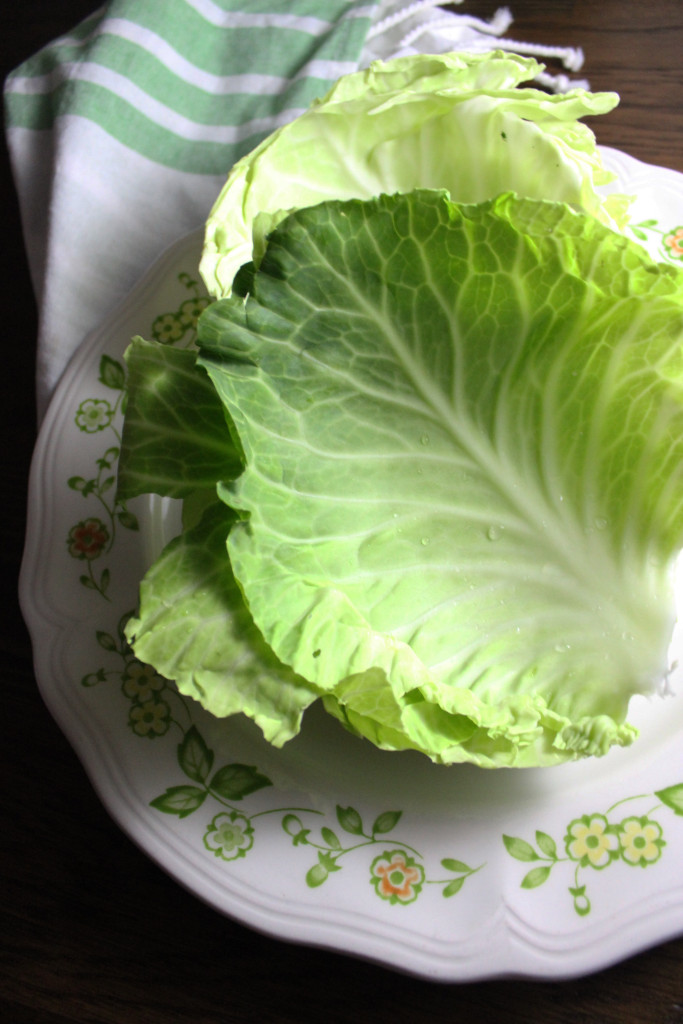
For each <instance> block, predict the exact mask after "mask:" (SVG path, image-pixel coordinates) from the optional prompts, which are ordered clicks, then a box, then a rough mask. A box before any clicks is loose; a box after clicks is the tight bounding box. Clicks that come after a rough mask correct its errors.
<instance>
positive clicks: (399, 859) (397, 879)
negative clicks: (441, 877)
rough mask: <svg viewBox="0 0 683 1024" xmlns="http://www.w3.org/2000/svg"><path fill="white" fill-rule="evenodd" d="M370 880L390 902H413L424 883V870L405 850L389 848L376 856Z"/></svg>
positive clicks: (383, 897)
mask: <svg viewBox="0 0 683 1024" xmlns="http://www.w3.org/2000/svg"><path fill="white" fill-rule="evenodd" d="M370 875H371V878H370V882H371V884H372V885H374V887H375V891H376V892H377V895H378V896H380V897H381V898H382V899H383V900H388V901H389V903H412V902H413V901H414V900H416V899H417V897H418V895H419V893H420V890H421V888H422V885H423V883H424V877H425V876H424V870H423V868H422V867H421V866H420V865H419V864H417V863H416V861H415V860H414V859H413V858H412V857H409V856H408V855H407V854H406V853H405V852H404V851H403V850H388V851H386V850H385V852H384V853H382V854H380V856H379V857H375V859H374V860H373V862H372V865H371V867H370Z"/></svg>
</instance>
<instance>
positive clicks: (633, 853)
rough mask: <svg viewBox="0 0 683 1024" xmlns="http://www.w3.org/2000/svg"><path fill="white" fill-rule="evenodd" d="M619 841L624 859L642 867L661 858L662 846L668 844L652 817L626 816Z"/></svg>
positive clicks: (628, 862)
mask: <svg viewBox="0 0 683 1024" xmlns="http://www.w3.org/2000/svg"><path fill="white" fill-rule="evenodd" d="M619 843H620V844H621V856H622V859H623V860H625V861H626V863H627V864H631V865H632V866H633V867H637V866H640V867H642V868H646V867H647V866H648V864H654V862H655V861H656V860H659V858H660V857H661V855H662V847H663V846H666V843H665V842H664V840H663V839H662V829H661V827H660V826H659V825H658V824H657V822H656V821H652V820H651V819H650V818H625V819H624V821H622V823H621V826H620V831H619Z"/></svg>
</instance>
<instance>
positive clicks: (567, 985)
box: [0, 0, 683, 1024]
mask: <svg viewBox="0 0 683 1024" xmlns="http://www.w3.org/2000/svg"><path fill="white" fill-rule="evenodd" d="M141 2H142V0H141ZM96 6H98V4H96V2H95V0H60V2H59V3H55V2H54V0H26V2H25V3H24V4H22V5H18V4H17V5H9V4H5V5H4V6H3V13H2V14H0V52H1V55H2V62H3V72H7V71H8V70H10V69H11V68H12V67H14V66H15V65H16V64H18V63H19V62H20V61H21V60H23V59H24V58H26V57H28V56H29V55H30V54H31V53H32V52H34V51H35V50H36V49H37V48H38V46H40V45H41V44H43V43H45V42H48V41H49V40H50V39H52V38H54V37H55V36H57V35H58V34H60V33H62V32H64V31H65V30H67V29H68V28H70V27H72V25H74V24H75V23H76V22H77V21H79V20H80V19H81V18H82V17H84V16H85V15H86V14H88V13H90V12H91V11H92V10H94V9H95V7H96ZM245 6H246V5H245ZM510 6H511V8H512V11H513V14H514V15H515V23H514V25H513V26H512V29H511V31H510V32H509V33H508V34H509V35H510V36H512V38H517V39H523V40H531V41H533V40H535V41H538V42H546V43H555V44H562V45H580V46H582V47H583V49H584V52H585V55H586V62H585V67H584V71H583V72H582V73H585V74H586V75H587V76H588V77H589V78H590V80H591V85H592V87H593V88H594V89H596V90H599V89H610V90H612V89H613V90H616V91H618V92H619V93H620V94H621V96H622V104H621V106H620V108H619V109H618V110H617V111H616V112H614V113H613V114H610V115H609V116H607V117H604V118H601V119H600V121H599V123H597V124H594V125H593V127H594V128H595V129H596V131H598V133H599V141H600V142H602V143H604V144H607V145H611V146H616V147H619V148H622V149H624V150H626V151H628V152H630V153H631V154H633V155H634V156H636V157H638V158H640V159H642V160H645V161H649V162H652V163H657V164H665V165H668V166H670V167H673V168H676V169H677V170H679V171H683V105H682V103H681V89H682V87H683V70H682V64H681V53H682V52H683V4H681V3H680V2H679V0H648V2H647V3H646V2H644V0H642V2H637V0H630V2H629V0H625V2H624V0H622V2H616V0H510ZM495 7H496V4H495V0H490V2H488V0H486V2H485V0H471V2H466V3H465V4H464V8H463V9H464V10H466V11H468V12H471V13H474V14H477V15H479V16H483V17H489V16H490V15H491V14H492V13H493V11H494V10H495ZM15 12H16V13H15ZM2 175H3V177H2V188H3V199H4V203H3V220H4V227H5V231H6V235H5V241H4V243H3V247H2V249H3V252H2V258H3V260H4V261H5V263H6V266H5V269H4V273H3V280H4V281H5V284H6V285H8V286H9V293H8V292H7V289H6V298H5V301H4V308H3V314H2V325H3V330H2V334H3V337H2V343H1V349H2V353H3V369H2V374H1V376H0V380H1V381H2V383H1V385H0V386H1V387H2V392H3V395H2V403H0V407H1V409H2V417H3V433H2V438H3V444H2V448H3V462H4V466H3V471H2V479H3V481H4V485H3V494H4V498H3V503H2V508H3V515H4V516H5V526H4V529H3V535H4V542H3V544H2V574H3V583H5V584H6V588H7V591H8V595H9V600H6V601H5V608H4V610H3V613H2V616H1V617H0V623H1V632H2V652H3V665H4V670H3V674H2V693H3V708H4V714H3V721H4V723H5V724H4V726H3V728H2V742H1V743H0V758H1V759H2V775H1V779H2V790H1V793H2V803H3V806H4V812H3V821H2V844H1V848H2V884H3V889H4V894H3V899H2V930H1V934H2V968H1V971H0V1007H1V1008H2V1009H4V1010H5V1013H4V1014H3V1019H4V1020H6V1021H8V1022H12V1024H66V1022H78V1024H80V1022H84V1024H85V1022H88V1024H89V1022H93V1024H123V1022H126V1024H143V1022H144V1024H175V1022H181V1021H188V1022H190V1021H192V1022H194V1024H200V1022H201V1024H218V1022H233V1021H234V1022H247V1021H250V1022H251V1021H257V1022H260V1024H267V1022H269V1021H277V1022H291V1024H300V1022H305V1021H327V1022H346V1021H352V1020H356V1019H358V1020H362V1021H364V1022H380V1021H382V1022H384V1021H386V1022H391V1024H399V1022H403V1021H405V1022H406V1024H408V1022H411V1024H415V1022H421V1021H425V1022H426V1021H430V1022H432V1021H440V1020H463V1021H467V1022H468V1024H476V1022H478V1021H482V1022H483V1021H486V1022H490V1021H496V1022H516V1021H523V1022H543V1024H560V1022H567V1024H569V1022H572V1024H604V1022H615V1024H616V1022H619V1024H678V1022H683V939H679V940H676V941H671V942H668V943H666V944H664V945H663V946H661V947H659V948H656V949H653V950H650V951H646V952H643V953H641V954H640V955H638V956H635V957H633V958H632V959H630V960H629V961H628V962H626V963H623V964H620V965H617V966H614V967H612V968H610V969H608V970H604V971H602V972H600V973H598V974H595V975H593V976H590V977H587V978H584V979H580V980H571V981H559V982H554V983H546V984H537V983H534V982H529V981H514V980H509V981H508V980H505V981H492V982H484V983H477V984H472V985H467V986H459V987H453V986H449V985H447V986H444V985H435V984H430V983H428V982H425V981H420V980H415V979H412V978H408V977H403V976H399V975H395V974H393V973H391V972H389V971H388V970H385V969H383V968H379V967H376V966H372V965H369V964H367V963H362V962H356V961H354V960H351V959H347V958H344V957H342V956H338V955H336V954H333V953H329V952H324V951H319V950H318V951H316V950H310V949H306V948H301V947H297V946H292V945H287V944H285V943H283V942H278V941H275V940H272V939H269V938H264V937H262V936H260V935H257V934H255V933H253V932H251V931H249V930H248V929H246V928H244V927H242V926H240V925H238V924H235V923H234V922H232V921H230V920H226V919H224V918H223V917H222V916H220V915H219V914H217V913H215V912H214V911H213V910H211V909H209V908H208V907H206V906H204V905H203V904H202V903H200V902H198V901H197V900H196V899H194V898H193V897H192V896H190V895H188V894H187V893H186V892H185V891H184V890H183V889H182V888H181V887H180V886H179V885H177V884H176V883H175V882H173V881H172V880H171V879H169V878H168V877H167V876H166V875H165V874H164V873H163V872H162V871H161V870H159V869H158V868H157V867H156V866H155V865H154V864H152V863H151V862H150V861H149V860H148V859H147V857H146V856H145V855H144V854H142V853H141V852H140V851H139V850H138V849H136V848H135V847H134V846H133V845H132V843H131V842H130V841H129V840H128V839H127V838H126V837H125V836H124V835H122V833H121V832H120V831H119V830H118V829H117V828H116V827H115V826H114V825H113V824H112V822H111V821H110V819H109V817H108V815H107V813H106V812H105V811H104V810H103V808H102V806H101V805H100V803H99V801H98V799H97V797H96V796H95V794H94V793H93V791H92V789H91V787H90V783H89V782H88V780H87V778H86V776H85V774H84V772H83V770H82V768H81V766H80V764H79V763H78V761H77V759H76V757H75V755H74V753H73V752H72V750H71V749H70V747H69V746H68V744H67V743H66V741H65V740H64V738H63V737H62V735H61V734H60V732H59V730H58V729H57V727H56V725H55V724H54V723H53V721H52V719H51V718H50V716H49V714H48V712H47V711H46V710H45V708H44V706H43V704H42V702H41V700H40V697H39V695H38V692H37V689H36V685H35V680H34V675H33V669H32V661H31V651H30V646H29V641H28V637H27V633H26V630H25V628H24V626H23V623H22V620H21V617H20V613H19V611H18V607H17V603H16V598H15V596H14V595H15V591H16V577H17V573H18V568H19V561H20V556H21V549H22V543H23V531H24V517H25V488H26V477H27V470H28V464H29V459H30V455H31V450H32V446H33V443H34V437H35V431H34V406H33V356H34V338H35V334H36V313H35V306H34V302H33V298H32V295H31V290H30V285H29V282H28V276H27V271H26V266H25V262H24V257H23V252H22V243H21V232H20V226H19V222H18V214H17V210H16V202H15V199H14V193H13V188H12V183H11V180H10V175H9V170H8V167H7V164H6V161H5V159H4V156H3V164H2ZM8 295H9V297H8ZM7 606H9V609H8V607H7Z"/></svg>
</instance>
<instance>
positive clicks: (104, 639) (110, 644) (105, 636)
mask: <svg viewBox="0 0 683 1024" xmlns="http://www.w3.org/2000/svg"><path fill="white" fill-rule="evenodd" d="M95 636H96V637H97V642H98V644H99V645H100V647H103V648H104V650H105V651H115V650H116V640H115V639H114V637H113V636H112V635H111V633H107V632H105V631H104V630H103V629H98V630H96V632H95Z"/></svg>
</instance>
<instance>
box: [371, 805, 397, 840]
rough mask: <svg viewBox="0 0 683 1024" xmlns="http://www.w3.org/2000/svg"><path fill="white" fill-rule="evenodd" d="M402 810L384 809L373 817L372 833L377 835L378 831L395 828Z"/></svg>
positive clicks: (389, 830)
mask: <svg viewBox="0 0 683 1024" xmlns="http://www.w3.org/2000/svg"><path fill="white" fill-rule="evenodd" d="M402 814H403V811H384V812H383V813H382V814H380V815H378V817H377V818H376V819H375V823H374V825H373V826H372V835H373V836H374V835H378V834H380V833H385V832H391V830H392V828H396V826H397V825H398V823H399V821H400V820H401V815H402Z"/></svg>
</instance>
